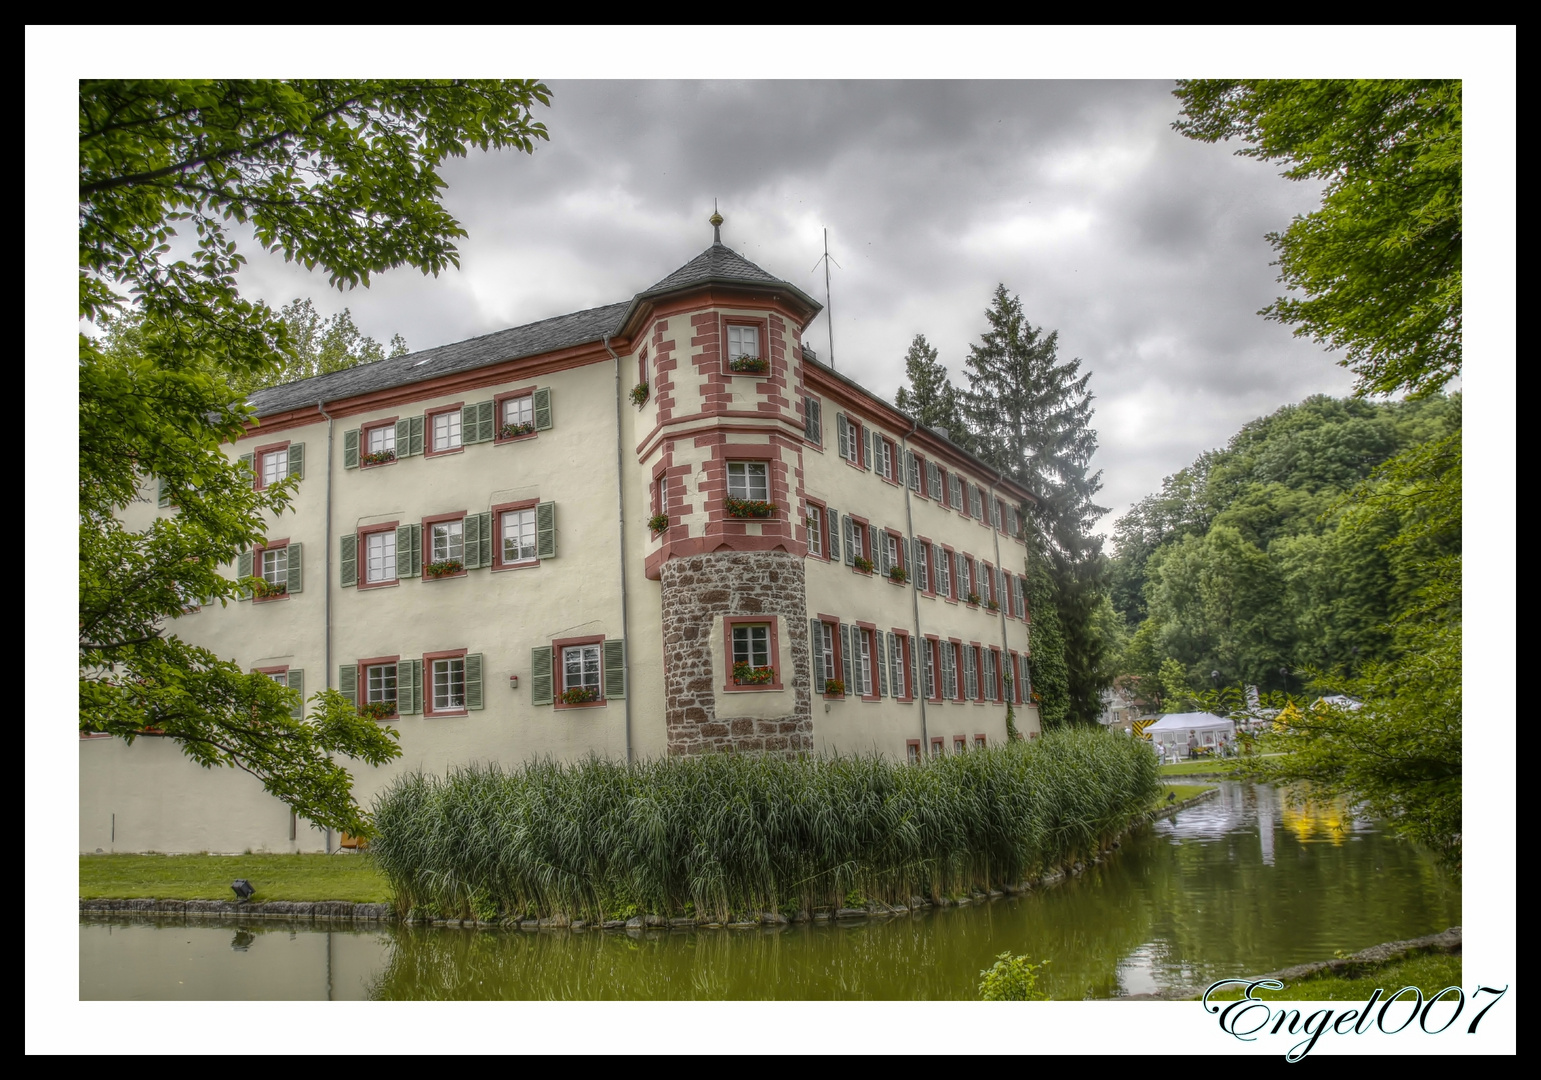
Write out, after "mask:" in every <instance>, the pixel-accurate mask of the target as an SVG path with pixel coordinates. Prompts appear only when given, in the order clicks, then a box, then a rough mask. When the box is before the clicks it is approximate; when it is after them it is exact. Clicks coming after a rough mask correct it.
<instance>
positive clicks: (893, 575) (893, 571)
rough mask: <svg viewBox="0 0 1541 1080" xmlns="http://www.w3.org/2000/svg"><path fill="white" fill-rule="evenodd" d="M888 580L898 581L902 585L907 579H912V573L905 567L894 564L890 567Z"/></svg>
mask: <svg viewBox="0 0 1541 1080" xmlns="http://www.w3.org/2000/svg"><path fill="white" fill-rule="evenodd" d="M888 580H889V581H897V582H898V583H899V584H900V585H903V584H904V583H905V582H906V581H908V580H910V575H909V574H907V573H905V571H904V567H902V566H894V567H890V568H889V571H888Z"/></svg>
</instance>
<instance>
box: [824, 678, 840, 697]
mask: <svg viewBox="0 0 1541 1080" xmlns="http://www.w3.org/2000/svg"><path fill="white" fill-rule="evenodd" d="M824 694H825V696H826V697H845V683H843V682H841V681H840V680H839V679H825V680H824Z"/></svg>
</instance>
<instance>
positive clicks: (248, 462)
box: [241, 454, 257, 484]
mask: <svg viewBox="0 0 1541 1080" xmlns="http://www.w3.org/2000/svg"><path fill="white" fill-rule="evenodd" d="M241 464H242V465H244V466H245V467H246V471H247V473H248V474H249V475H250V478H251V481H252V483H254V484H255V483H256V482H257V455H256V454H242V455H241Z"/></svg>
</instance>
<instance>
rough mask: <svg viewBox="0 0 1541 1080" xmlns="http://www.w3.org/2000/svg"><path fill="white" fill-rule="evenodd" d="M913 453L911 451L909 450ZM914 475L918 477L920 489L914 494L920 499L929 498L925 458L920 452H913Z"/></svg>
mask: <svg viewBox="0 0 1541 1080" xmlns="http://www.w3.org/2000/svg"><path fill="white" fill-rule="evenodd" d="M911 452H912V453H913V451H911ZM915 475H916V476H918V477H920V490H918V491H916V492H915V494H916V495H919V496H920V497H921V498H922V499H929V498H931V493H930V492H929V491H927V490H926V459H925V457H923V456H922V455H920V454H915Z"/></svg>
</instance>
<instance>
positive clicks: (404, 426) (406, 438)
mask: <svg viewBox="0 0 1541 1080" xmlns="http://www.w3.org/2000/svg"><path fill="white" fill-rule="evenodd" d="M419 419H421V418H419ZM411 453H412V419H411V418H410V417H404V418H402V419H400V420H397V421H396V456H397V457H398V458H404V457H408V456H410V455H411Z"/></svg>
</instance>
